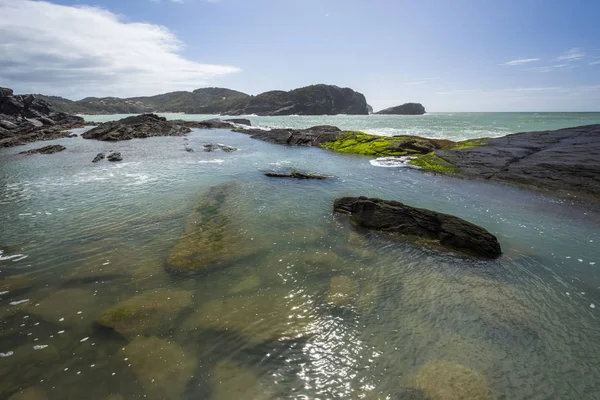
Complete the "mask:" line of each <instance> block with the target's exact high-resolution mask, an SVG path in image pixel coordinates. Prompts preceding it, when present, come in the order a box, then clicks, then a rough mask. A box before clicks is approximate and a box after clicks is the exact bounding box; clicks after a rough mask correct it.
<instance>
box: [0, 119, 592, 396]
mask: <svg viewBox="0 0 600 400" xmlns="http://www.w3.org/2000/svg"><path fill="white" fill-rule="evenodd" d="M594 115H595V116H596V117H594ZM95 118H97V117H95ZM107 118H108V117H107ZM256 118H257V121H261V124H264V125H271V126H274V125H277V124H279V123H281V124H283V122H279V121H280V120H284V121H286V119H285V118H284V117H282V118H281V119H277V120H275V119H274V120H272V121H273V122H268V121H271V120H265V121H266V122H263V120H262V119H259V118H258V117H256ZM299 118H300V117H299ZM319 118H320V117H319ZM319 118H310V121H309V118H300V120H302V121H303V122H302V123H306V124H309V125H311V124H314V123H313V121H320V119H319ZM348 118H349V119H353V118H354V117H348ZM360 118H364V119H365V120H367V118H369V119H370V118H374V119H373V120H367V121H368V122H370V123H374V122H373V121H377V118H380V117H360ZM419 118H420V117H419ZM427 118H429V119H427ZM435 118H438V117H437V116H425V117H423V118H422V119H413V120H412V121H421V122H419V123H418V124H417V123H415V127H414V128H410V129H414V130H415V131H418V130H420V129H423V126H424V125H419V124H426V122H423V121H430V120H432V119H435ZM439 118H442V117H439ZM443 118H451V117H450V116H444V117H443ZM465 118H466V117H463V116H461V117H460V120H459V121H455V124H456V125H457V126H458V125H460V124H466V122H465V121H464V119H465ZM524 118H525V117H524ZM528 118H531V116H530V117H528ZM569 118H570V119H569V120H568V121H570V122H569V124H571V125H572V123H571V122H573V120H574V119H576V120H577V121H582V119H586V118H592V119H593V118H597V114H581V115H579V114H578V115H577V116H574V115H571V116H569ZM253 119H254V118H253ZM291 119H293V118H291ZM357 119H358V118H357ZM394 119H395V118H394ZM557 119H558V120H553V121H552V122H546V123H545V124H547V125H552V124H561V123H565V122H564V121H565V120H564V119H561V118H557ZM398 120H400V121H404V119H403V118H398ZM342 121H345V122H344V123H348V124H350V122H348V119H344V118H342V117H339V122H342ZM511 121H512V122H511V124H512V125H511V124H509V123H506V124H503V125H502V124H501V125H502V129H508V130H513V129H516V128H514V126H515V125H514V124H515V122H514V120H511ZM253 122H256V121H254V120H253ZM327 122H328V123H331V124H336V125H343V123H339V124H338V122H336V119H335V118H332V119H327ZM589 122H599V121H597V120H596V121H589ZM366 123H367V122H365V124H366ZM403 123H404V122H403ZM523 123H524V122H523ZM581 123H585V122H577V123H575V124H581ZM407 124H408V123H407ZM289 125H292V124H291V123H290V124H289ZM484 125H485V126H484ZM540 125H541V122H538V123H537V125H536V124H534V123H529V124H525V125H524V126H525V128H524V129H525V130H529V129H539V126H540ZM365 126H366V125H365ZM536 126H537V128H536ZM552 126H553V125H552ZM297 127H300V126H297ZM354 128H356V129H363V128H362V126H355V127H354ZM389 129H404V128H402V127H399V126H398V125H394V126H393V127H391V128H389ZM406 129H409V128H406ZM432 129H433V128H432ZM477 129H481V130H485V129H487V130H489V129H490V124H489V120H488V123H486V124H482V127H481V128H477ZM81 131H82V130H79V131H78V133H81ZM451 131H452V130H451V129H449V128H448V129H447V131H446V132H447V133H444V135H450V132H451ZM470 134H471V133H469V135H470ZM440 135H441V134H440ZM457 135H459V136H460V135H467V134H466V133H460V132H459V133H457ZM461 137H462V136H461ZM51 143H57V144H64V145H65V146H66V147H67V150H65V151H64V152H61V153H57V154H53V155H47V156H44V155H36V156H22V155H19V154H18V152H20V151H23V150H27V149H30V148H35V147H39V145H40V144H39V143H38V144H31V145H27V146H22V147H18V148H10V149H1V150H0V249H1V250H2V254H1V255H0V257H1V258H0V292H2V294H1V295H0V318H1V319H0V353H2V354H0V356H1V357H0V376H2V379H1V380H0V398H8V397H10V396H11V395H13V394H15V393H18V392H19V391H22V390H25V391H26V393H27V394H28V395H30V396H33V395H35V394H43V395H45V396H47V397H48V398H49V399H67V398H69V399H79V398H89V399H112V400H115V399H120V398H123V399H136V398H150V399H179V398H181V399H204V398H206V399H242V398H244V399H331V398H348V399H403V398H415V397H407V396H416V395H417V394H416V393H415V392H411V391H410V390H411V389H415V388H416V389H419V390H422V391H423V392H424V393H426V394H428V395H429V397H430V398H432V399H448V398H450V399H455V398H478V399H479V398H490V399H549V398H556V399H597V398H600V341H599V340H598V337H599V335H600V318H599V314H598V313H599V312H600V308H599V307H600V273H599V270H598V268H599V267H600V248H599V247H598V243H600V230H599V229H598V228H599V226H600V210H598V207H594V206H591V205H585V204H576V203H572V202H569V201H564V200H559V199H554V198H551V197H548V196H545V195H542V194H537V193H534V192H530V191H525V190H521V189H518V188H514V187H510V186H504V185H500V184H491V183H486V182H475V181H465V180H456V179H452V178H447V177H441V176H436V175H428V174H424V173H422V172H421V171H416V170H409V169H402V168H399V169H396V168H378V167H374V166H372V165H371V164H370V163H369V158H368V157H367V158H365V157H362V156H355V155H345V154H336V153H331V152H327V151H324V150H321V149H316V148H288V147H283V146H278V145H272V144H268V143H264V142H261V141H257V140H253V139H250V138H249V137H248V136H246V135H243V134H238V133H233V132H229V131H225V130H194V131H193V132H192V133H191V134H189V135H188V138H182V137H171V138H169V137H163V138H151V139H143V140H131V141H126V142H118V143H106V142H97V141H91V140H85V139H81V138H74V139H61V140H56V141H52V142H51ZM206 143H223V144H226V145H231V146H235V147H237V148H239V150H238V151H237V152H233V153H223V152H212V153H206V152H203V151H202V145H203V144H206ZM44 144H50V143H44ZM186 145H188V146H189V147H191V148H193V149H194V150H195V152H193V153H188V152H186V151H185V146H186ZM110 150H116V151H120V152H121V153H122V154H123V156H124V161H123V162H122V163H117V164H111V163H108V162H107V161H103V162H101V163H98V164H92V163H91V160H92V159H93V158H94V156H95V155H96V154H97V153H99V152H101V151H102V152H106V151H110ZM286 168H300V169H306V170H308V171H312V172H318V173H322V174H328V175H331V176H332V177H333V178H332V179H330V180H327V181H288V180H270V179H269V178H266V177H264V176H263V172H264V171H267V170H273V169H275V170H278V169H286ZM231 182H233V183H234V184H233V189H232V194H231V197H230V198H229V200H228V201H227V203H226V207H227V209H226V212H227V215H228V220H229V221H230V223H231V226H232V229H233V230H232V232H235V235H236V237H240V238H241V239H239V240H238V242H236V243H232V244H230V246H231V252H232V253H234V254H235V253H236V252H241V251H242V250H244V251H245V250H247V249H248V248H251V249H252V250H253V251H252V252H251V254H249V255H246V254H245V255H244V256H243V257H240V258H237V259H236V260H235V261H233V262H230V263H225V264H222V265H220V267H219V268H215V269H213V270H211V271H208V272H203V273H198V274H192V275H180V274H173V273H172V272H170V271H168V270H167V269H166V268H165V264H166V260H167V258H168V257H169V254H170V252H171V251H172V249H173V248H174V247H175V246H176V245H177V243H178V241H179V240H180V238H181V235H182V233H183V232H184V231H185V227H186V223H187V221H188V220H189V218H190V215H192V214H193V212H194V209H195V207H196V205H197V204H198V202H199V200H200V199H201V198H202V196H203V193H206V192H207V190H209V189H210V188H211V187H214V186H215V185H219V184H223V183H231ZM345 195H367V196H378V197H382V198H386V199H394V200H399V201H402V202H405V203H406V204H409V205H413V206H419V207H425V208H430V209H433V210H438V211H442V212H446V213H450V214H454V215H457V216H460V217H463V218H465V219H467V220H469V221H471V222H474V223H476V224H479V225H481V226H483V227H485V228H486V229H488V230H489V231H491V232H492V233H494V234H495V235H497V237H498V239H499V241H500V243H501V245H502V248H503V251H504V255H503V256H502V257H501V258H499V259H498V260H495V261H478V260H473V259H469V258H464V257H461V256H458V255H452V254H447V253H440V252H437V251H434V250H429V249H425V248H421V247H418V246H415V245H412V244H408V243H398V242H395V241H392V240H390V239H389V238H387V237H384V236H380V235H378V234H376V233H372V232H371V233H369V232H362V231H356V230H354V229H353V228H352V227H351V226H349V224H348V223H347V221H345V220H344V219H343V218H338V217H334V216H333V215H332V212H331V209H332V203H333V200H334V199H335V198H336V197H339V196H345ZM4 292H8V293H4ZM115 306H116V307H121V308H122V309H127V310H129V309H130V308H133V309H135V307H138V308H137V311H138V314H137V317H136V318H137V319H136V320H135V321H134V322H135V323H132V324H130V325H128V326H127V327H126V328H125V329H126V330H130V331H133V332H134V334H133V335H131V334H123V335H120V334H118V333H116V332H114V331H112V330H110V329H107V328H105V327H102V326H100V325H99V324H98V323H97V322H98V320H99V319H100V316H101V315H105V313H106V312H107V310H111V307H115ZM137 335H139V336H137ZM36 346H40V347H36ZM44 346H47V347H44ZM36 349H37V350H36ZM451 380H454V382H458V384H457V385H456V387H454V389H453V390H451V393H450V394H448V392H447V391H446V392H444V390H450V389H449V385H448V384H447V382H449V381H451Z"/></svg>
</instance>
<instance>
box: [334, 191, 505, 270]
mask: <svg viewBox="0 0 600 400" xmlns="http://www.w3.org/2000/svg"><path fill="white" fill-rule="evenodd" d="M333 210H334V212H336V213H341V214H347V215H349V216H350V219H351V220H352V222H353V223H355V224H357V225H359V226H362V227H365V228H368V229H376V230H379V231H382V232H387V233H393V234H399V235H395V236H394V237H404V238H415V239H425V240H427V241H432V242H434V243H436V244H438V245H440V246H442V247H445V248H449V249H451V250H456V251H460V252H462V253H466V254H471V255H474V256H477V257H482V258H490V259H493V258H497V257H499V256H500V255H501V254H502V251H501V249H500V244H499V243H498V240H497V239H496V237H495V236H494V235H492V234H491V233H489V232H488V231H487V230H485V229H483V228H481V227H479V226H477V225H474V224H472V223H470V222H467V221H465V220H463V219H461V218H458V217H455V216H452V215H448V214H443V213H439V212H436V211H431V210H426V209H422V208H415V207H410V206H407V205H405V204H402V203H400V202H397V201H391V200H381V199H375V198H367V197H342V198H339V199H336V200H335V203H334V205H333Z"/></svg>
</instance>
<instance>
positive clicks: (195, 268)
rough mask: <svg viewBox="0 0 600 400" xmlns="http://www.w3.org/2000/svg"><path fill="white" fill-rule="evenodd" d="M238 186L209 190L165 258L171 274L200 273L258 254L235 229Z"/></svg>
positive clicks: (222, 185) (220, 186) (241, 233)
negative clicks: (235, 202) (235, 201)
mask: <svg viewBox="0 0 600 400" xmlns="http://www.w3.org/2000/svg"><path fill="white" fill-rule="evenodd" d="M238 189H239V184H238V183H237V182H229V183H225V184H221V185H217V186H214V187H212V188H210V189H209V190H208V191H207V192H206V193H205V194H204V195H203V196H202V197H201V199H200V202H199V203H198V205H197V206H196V209H195V211H194V212H193V213H192V215H191V216H190V217H189V219H188V222H187V226H186V228H185V232H184V233H183V235H182V236H181V237H180V238H179V240H178V241H177V244H176V245H175V247H174V248H173V249H172V250H171V252H170V253H169V256H168V258H167V268H168V269H169V270H170V271H173V272H201V271H205V270H206V269H208V268H210V267H213V266H217V265H222V264H224V263H228V262H232V261H235V260H237V259H240V258H243V257H246V256H248V255H250V254H252V253H254V252H256V251H257V243H256V241H254V242H250V241H249V240H248V238H247V237H245V236H244V231H243V230H242V229H240V227H239V226H237V224H236V221H237V218H236V216H235V214H234V211H233V210H235V208H236V207H235V204H234V200H235V196H236V194H237V192H238Z"/></svg>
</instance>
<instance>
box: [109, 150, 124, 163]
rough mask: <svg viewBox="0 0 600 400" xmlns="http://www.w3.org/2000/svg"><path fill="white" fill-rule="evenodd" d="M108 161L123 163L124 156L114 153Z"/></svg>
mask: <svg viewBox="0 0 600 400" xmlns="http://www.w3.org/2000/svg"><path fill="white" fill-rule="evenodd" d="M106 159H107V160H108V161H112V162H115V161H123V156H122V155H121V153H118V152H114V153H111V154H109V155H108V157H106Z"/></svg>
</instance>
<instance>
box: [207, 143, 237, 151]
mask: <svg viewBox="0 0 600 400" xmlns="http://www.w3.org/2000/svg"><path fill="white" fill-rule="evenodd" d="M215 150H223V151H224V152H225V153H232V152H234V151H237V149H236V148H235V147H231V146H227V145H224V144H220V143H217V144H212V143H209V144H205V145H204V151H206V152H211V151H215Z"/></svg>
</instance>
